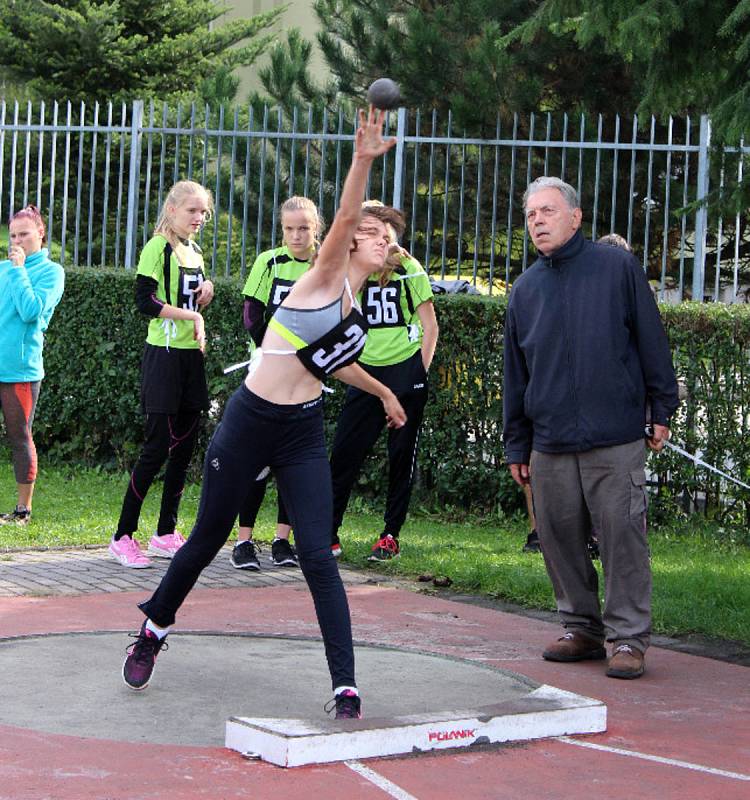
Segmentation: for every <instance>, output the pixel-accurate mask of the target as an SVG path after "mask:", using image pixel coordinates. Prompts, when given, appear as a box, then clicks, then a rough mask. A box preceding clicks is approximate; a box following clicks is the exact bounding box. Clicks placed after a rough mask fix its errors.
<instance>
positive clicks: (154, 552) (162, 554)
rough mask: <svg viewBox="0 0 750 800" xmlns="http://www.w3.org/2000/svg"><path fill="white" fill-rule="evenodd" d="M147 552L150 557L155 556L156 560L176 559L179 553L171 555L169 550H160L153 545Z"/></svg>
mask: <svg viewBox="0 0 750 800" xmlns="http://www.w3.org/2000/svg"><path fill="white" fill-rule="evenodd" d="M146 552H147V553H148V554H149V555H150V556H154V558H174V555H175V553H176V552H177V551H176V550H175V551H174V553H170V551H169V550H160V549H159V548H158V547H151V545H149V546H148V547H147V548H146Z"/></svg>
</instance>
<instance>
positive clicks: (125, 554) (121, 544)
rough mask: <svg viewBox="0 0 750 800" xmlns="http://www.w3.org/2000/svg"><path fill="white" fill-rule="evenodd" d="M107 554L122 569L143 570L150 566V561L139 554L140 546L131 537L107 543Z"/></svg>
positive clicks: (123, 537)
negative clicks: (120, 565)
mask: <svg viewBox="0 0 750 800" xmlns="http://www.w3.org/2000/svg"><path fill="white" fill-rule="evenodd" d="M109 552H110V553H111V554H112V556H113V557H114V558H116V559H117V560H118V561H119V562H120V563H121V564H122V565H123V567H131V568H132V569H145V568H146V567H150V566H151V559H150V558H147V557H146V556H144V555H143V553H142V552H141V546H140V545H139V544H138V542H137V541H136V540H135V539H134V538H133V537H132V536H122V537H120V538H119V539H117V540H115V539H112V541H111V542H110V543H109Z"/></svg>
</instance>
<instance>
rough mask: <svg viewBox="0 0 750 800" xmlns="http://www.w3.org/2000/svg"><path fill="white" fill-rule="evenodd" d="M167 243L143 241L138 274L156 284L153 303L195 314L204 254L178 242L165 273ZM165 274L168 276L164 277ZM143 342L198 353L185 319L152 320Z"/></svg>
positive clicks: (190, 243) (189, 323)
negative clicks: (144, 242)
mask: <svg viewBox="0 0 750 800" xmlns="http://www.w3.org/2000/svg"><path fill="white" fill-rule="evenodd" d="M166 246H167V240H166V238H165V237H164V236H162V235H161V234H157V235H156V236H154V237H152V238H151V239H149V240H148V242H146V246H145V247H144V248H143V250H142V251H141V257H140V259H139V260H138V273H137V274H138V275H143V276H145V277H146V278H151V279H152V280H154V281H156V283H157V289H156V295H155V298H154V299H155V300H156V302H158V303H166V304H167V305H170V306H176V307H177V308H184V309H187V310H189V311H197V310H198V305H197V303H196V300H195V292H196V290H197V289H198V288H199V287H200V286H201V284H202V283H203V281H204V280H205V276H204V274H203V255H202V253H201V249H200V247H198V245H197V244H196V243H195V242H194V241H193V240H192V239H189V240H188V241H187V242H180V244H178V245H177V247H175V248H174V249H173V250H172V254H171V256H170V258H169V266H168V270H165V259H164V248H165V247H166ZM165 271H168V272H169V275H168V276H167V275H165ZM146 341H147V342H148V343H149V344H152V345H155V346H156V347H167V345H168V346H169V347H176V348H181V349H185V350H197V349H199V348H200V344H199V343H198V342H197V341H196V340H195V339H194V338H193V322H192V321H191V320H187V319H175V320H171V319H163V318H161V317H154V318H153V319H152V320H151V321H150V322H149V325H148V336H147V337H146Z"/></svg>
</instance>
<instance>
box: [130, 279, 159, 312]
mask: <svg viewBox="0 0 750 800" xmlns="http://www.w3.org/2000/svg"><path fill="white" fill-rule="evenodd" d="M158 288H159V284H158V283H157V282H156V281H155V280H154V279H153V278H147V277H146V276H145V275H136V278H135V306H136V308H137V309H138V310H139V311H140V312H141V314H145V315H146V316H147V317H158V316H159V314H160V313H161V310H162V308H164V305H165V303H164V302H163V301H162V300H159V299H158V298H157V296H156V291H157V289H158Z"/></svg>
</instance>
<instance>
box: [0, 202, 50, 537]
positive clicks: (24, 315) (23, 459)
mask: <svg viewBox="0 0 750 800" xmlns="http://www.w3.org/2000/svg"><path fill="white" fill-rule="evenodd" d="M8 229H9V235H10V248H9V251H8V258H7V259H6V260H5V261H0V405H1V406H2V410H3V416H4V417H5V429H6V431H7V434H8V439H9V441H10V447H11V453H12V458H13V469H14V472H15V477H16V484H17V487H18V502H17V503H16V507H15V509H14V510H13V511H11V512H10V513H9V514H3V515H1V516H0V525H6V524H8V523H15V524H17V525H25V524H26V523H27V522H28V521H29V519H30V517H31V500H32V496H33V494H34V482H35V481H36V474H37V459H36V447H35V446H34V439H33V438H32V435H31V426H32V422H33V420H34V411H35V409H36V403H37V400H38V398H39V387H40V385H41V382H42V378H43V377H44V365H43V362H42V349H43V347H44V331H46V330H47V326H48V325H49V321H50V319H51V318H52V313H53V312H54V310H55V307H56V306H57V304H58V303H59V302H60V298H61V297H62V293H63V288H64V285H65V273H64V272H63V268H62V267H61V266H60V265H59V264H56V263H55V262H54V261H50V259H49V252H48V251H47V249H46V248H43V247H42V245H43V244H44V242H45V239H46V234H45V228H44V222H43V221H42V216H41V214H40V213H39V211H38V210H37V209H36V208H35V207H34V206H26V208H23V209H21V210H20V211H18V212H16V213H15V214H14V215H13V216H12V217H11V218H10V223H9V225H8Z"/></svg>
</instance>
